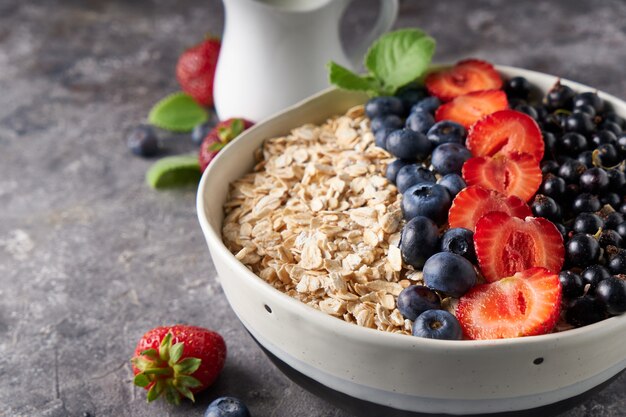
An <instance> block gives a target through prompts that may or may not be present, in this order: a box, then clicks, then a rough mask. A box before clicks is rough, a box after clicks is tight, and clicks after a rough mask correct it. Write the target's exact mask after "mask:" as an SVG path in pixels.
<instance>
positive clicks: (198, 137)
mask: <svg viewBox="0 0 626 417" xmlns="http://www.w3.org/2000/svg"><path fill="white" fill-rule="evenodd" d="M213 126H214V123H212V122H204V123H200V124H198V125H196V126H195V127H194V128H193V130H192V131H191V141H192V142H193V143H194V144H195V145H198V146H200V145H202V142H203V141H204V138H205V137H206V135H208V134H209V132H210V131H211V129H212V128H213Z"/></svg>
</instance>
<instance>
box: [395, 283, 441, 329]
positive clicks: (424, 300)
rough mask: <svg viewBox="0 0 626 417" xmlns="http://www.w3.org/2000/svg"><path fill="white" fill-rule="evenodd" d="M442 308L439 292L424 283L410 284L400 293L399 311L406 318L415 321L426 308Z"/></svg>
mask: <svg viewBox="0 0 626 417" xmlns="http://www.w3.org/2000/svg"><path fill="white" fill-rule="evenodd" d="M439 308H441V300H440V299H439V296H438V295H437V293H436V292H435V291H433V290H431V289H430V288H428V287H425V286H423V285H409V286H408V287H406V288H405V289H403V290H402V291H401V292H400V294H399V295H398V311H400V314H402V316H403V317H404V318H405V319H408V320H411V321H414V320H415V319H416V318H417V316H419V315H420V314H422V313H423V312H424V311H426V310H437V309H439Z"/></svg>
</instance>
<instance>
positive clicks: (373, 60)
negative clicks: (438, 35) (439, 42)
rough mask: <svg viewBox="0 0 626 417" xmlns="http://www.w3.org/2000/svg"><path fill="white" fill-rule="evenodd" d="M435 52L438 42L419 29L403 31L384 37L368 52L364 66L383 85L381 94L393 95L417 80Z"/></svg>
mask: <svg viewBox="0 0 626 417" xmlns="http://www.w3.org/2000/svg"><path fill="white" fill-rule="evenodd" d="M434 52H435V40H434V39H433V38H431V37H430V36H428V35H426V34H425V33H424V32H422V31H420V30H417V29H401V30H397V31H395V32H390V33H387V34H385V35H383V36H381V37H380V38H379V39H378V40H377V41H376V42H374V44H373V45H372V46H371V47H370V49H369V50H368V51H367V55H366V56H365V67H366V68H367V69H368V71H369V72H370V73H371V74H372V75H373V76H374V77H376V79H377V80H378V81H379V82H380V83H381V84H382V88H381V89H380V90H379V92H380V93H382V94H394V93H395V92H396V91H397V90H398V89H399V88H400V87H402V86H404V85H406V84H408V83H410V82H412V81H415V80H416V79H418V78H419V77H420V76H421V75H422V74H423V73H424V72H425V71H426V70H427V68H428V66H429V64H430V61H431V59H432V56H433V53H434Z"/></svg>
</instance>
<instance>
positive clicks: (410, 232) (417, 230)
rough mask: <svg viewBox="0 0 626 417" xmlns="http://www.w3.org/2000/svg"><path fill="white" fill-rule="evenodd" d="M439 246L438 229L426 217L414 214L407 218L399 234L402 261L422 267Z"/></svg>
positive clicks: (415, 266)
mask: <svg viewBox="0 0 626 417" xmlns="http://www.w3.org/2000/svg"><path fill="white" fill-rule="evenodd" d="M438 248H439V229H438V228H437V225H436V224H435V222H433V221H432V220H431V219H429V218H428V217H424V216H416V217H413V218H412V219H411V220H409V221H408V222H407V223H406V224H405V225H404V228H403V229H402V234H401V236H400V253H401V254H402V260H403V261H404V263H406V264H408V265H411V266H412V267H414V268H418V269H420V268H422V267H423V266H424V263H425V262H426V260H427V259H428V258H430V257H431V256H432V255H433V253H435V252H437V249H438Z"/></svg>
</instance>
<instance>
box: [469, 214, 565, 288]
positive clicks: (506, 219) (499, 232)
mask: <svg viewBox="0 0 626 417" xmlns="http://www.w3.org/2000/svg"><path fill="white" fill-rule="evenodd" d="M474 245H475V247H476V255H477V257H478V265H479V266H480V271H481V272H482V274H483V276H484V277H485V279H486V280H487V281H489V282H493V281H496V280H498V279H500V278H502V277H509V276H511V275H513V274H515V273H516V272H520V271H524V270H526V269H529V268H533V267H542V268H545V269H547V270H548V271H552V272H554V273H558V272H559V271H560V270H561V267H562V266H563V260H564V257H565V249H564V247H563V237H562V236H561V233H560V232H559V230H558V229H557V228H556V226H555V225H554V224H552V223H551V222H549V221H548V220H546V219H543V218H541V217H526V218H525V219H520V218H517V217H512V216H510V215H508V214H506V213H502V212H491V213H487V214H485V215H484V216H483V217H482V218H481V219H480V220H479V221H478V223H476V230H475V232H474Z"/></svg>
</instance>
